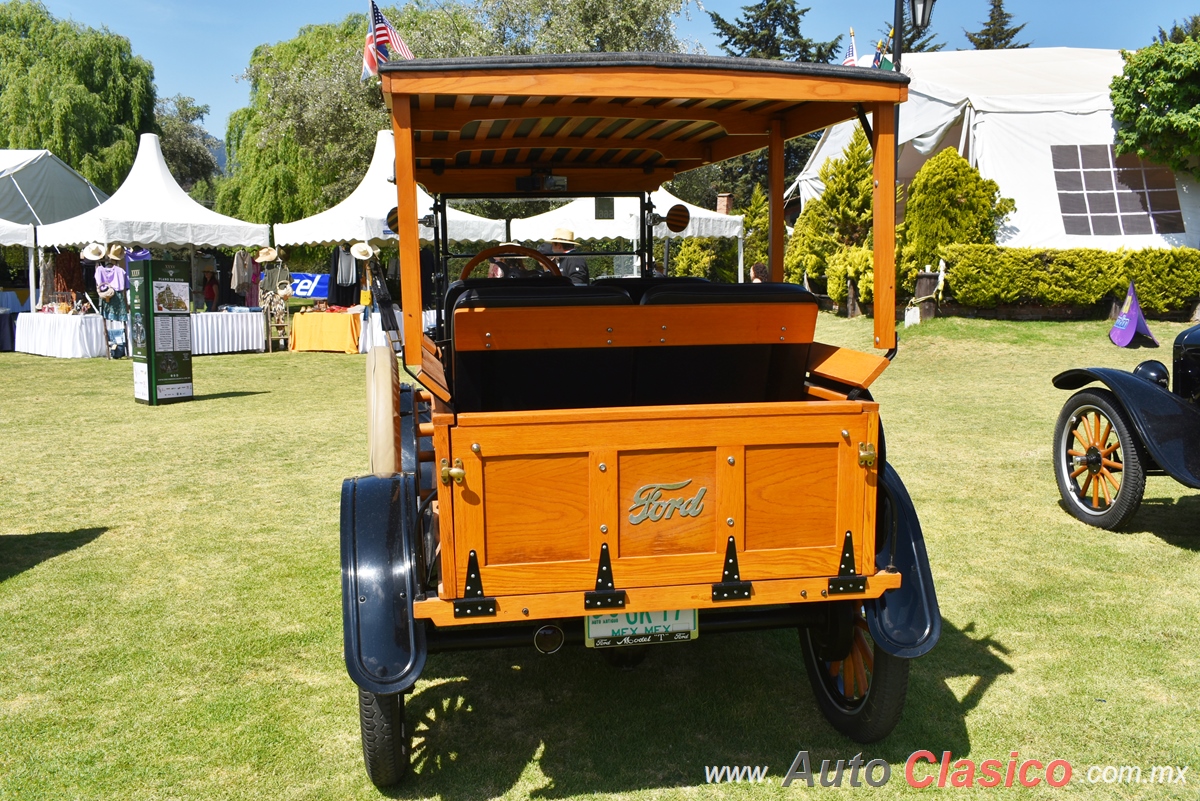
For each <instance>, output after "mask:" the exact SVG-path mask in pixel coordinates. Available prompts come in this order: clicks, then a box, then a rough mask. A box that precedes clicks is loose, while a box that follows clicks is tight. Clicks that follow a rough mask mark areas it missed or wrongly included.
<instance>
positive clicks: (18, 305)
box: [0, 289, 29, 314]
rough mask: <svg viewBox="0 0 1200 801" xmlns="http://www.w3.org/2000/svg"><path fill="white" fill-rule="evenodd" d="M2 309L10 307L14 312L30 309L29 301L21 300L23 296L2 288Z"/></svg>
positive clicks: (0, 307) (0, 293)
mask: <svg viewBox="0 0 1200 801" xmlns="http://www.w3.org/2000/svg"><path fill="white" fill-rule="evenodd" d="M0 309H8V310H10V311H11V312H12V313H13V314H16V313H17V312H23V311H29V301H28V300H26V301H24V302H22V301H21V296H20V295H18V294H17V293H16V292H11V291H9V290H7V289H4V290H0Z"/></svg>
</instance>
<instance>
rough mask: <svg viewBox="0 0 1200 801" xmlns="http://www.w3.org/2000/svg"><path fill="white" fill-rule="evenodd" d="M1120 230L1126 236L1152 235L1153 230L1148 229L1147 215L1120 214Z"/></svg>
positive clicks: (1148, 218) (1148, 220)
mask: <svg viewBox="0 0 1200 801" xmlns="http://www.w3.org/2000/svg"><path fill="white" fill-rule="evenodd" d="M1121 228H1123V229H1124V230H1125V233H1126V234H1152V233H1154V229H1153V228H1151V227H1150V215H1149V214H1122V215H1121Z"/></svg>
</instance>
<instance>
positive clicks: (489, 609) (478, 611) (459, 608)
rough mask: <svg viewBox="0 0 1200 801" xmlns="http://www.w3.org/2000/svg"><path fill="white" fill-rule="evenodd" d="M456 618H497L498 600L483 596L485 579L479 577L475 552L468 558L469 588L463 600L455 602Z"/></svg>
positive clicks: (477, 557) (467, 587) (464, 593)
mask: <svg viewBox="0 0 1200 801" xmlns="http://www.w3.org/2000/svg"><path fill="white" fill-rule="evenodd" d="M454 616H455V617H495V616H496V599H495V598H488V597H487V596H485V595H484V594H483V579H481V578H480V577H479V556H478V555H477V554H476V553H475V552H474V551H471V555H470V556H468V557H467V586H466V589H465V590H464V591H463V597H462V599H461V600H458V601H455V602H454Z"/></svg>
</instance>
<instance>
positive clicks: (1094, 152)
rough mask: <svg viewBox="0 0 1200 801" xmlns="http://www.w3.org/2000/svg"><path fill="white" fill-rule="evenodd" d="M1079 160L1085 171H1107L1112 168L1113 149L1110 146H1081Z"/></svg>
mask: <svg viewBox="0 0 1200 801" xmlns="http://www.w3.org/2000/svg"><path fill="white" fill-rule="evenodd" d="M1079 158H1080V161H1082V162H1083V168H1084V169H1085V170H1107V169H1110V168H1111V167H1112V147H1111V146H1109V145H1080V146H1079Z"/></svg>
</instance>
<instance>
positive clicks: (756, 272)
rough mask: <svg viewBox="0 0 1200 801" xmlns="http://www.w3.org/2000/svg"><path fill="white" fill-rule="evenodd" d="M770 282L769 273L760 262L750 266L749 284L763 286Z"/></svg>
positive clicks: (765, 266)
mask: <svg viewBox="0 0 1200 801" xmlns="http://www.w3.org/2000/svg"><path fill="white" fill-rule="evenodd" d="M770 280H771V271H770V270H768V269H767V265H765V264H763V263H762V262H761V261H760V262H757V263H755V264H753V265H751V267H750V283H752V284H765V283H766V282H767V281H770Z"/></svg>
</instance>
